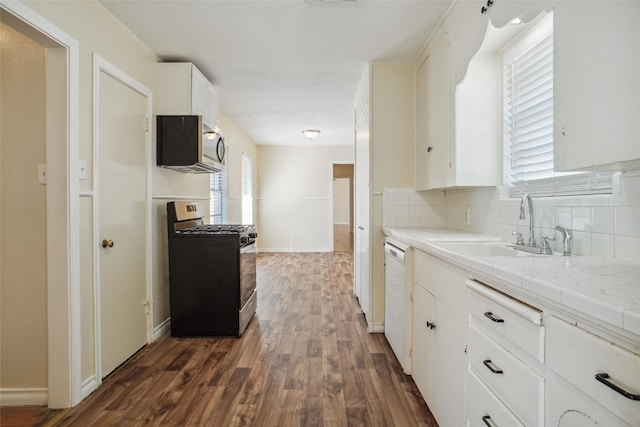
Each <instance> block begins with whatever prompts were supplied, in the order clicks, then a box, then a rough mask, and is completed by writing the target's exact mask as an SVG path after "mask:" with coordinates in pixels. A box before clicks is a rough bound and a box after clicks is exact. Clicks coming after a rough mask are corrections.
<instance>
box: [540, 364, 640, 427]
mask: <svg viewBox="0 0 640 427" xmlns="http://www.w3.org/2000/svg"><path fill="white" fill-rule="evenodd" d="M546 383H547V393H546V397H547V400H546V405H545V406H546V407H545V420H546V423H545V425H546V426H548V427H552V426H553V427H596V426H598V427H629V426H630V424H628V423H625V422H624V421H622V420H621V419H620V418H618V417H617V416H616V415H615V414H613V413H612V412H611V411H609V410H607V409H606V408H605V407H603V406H602V405H601V404H600V403H599V402H597V401H596V400H594V399H592V398H591V397H589V396H587V395H586V394H584V392H583V391H582V390H578V389H577V388H575V387H574V386H572V385H571V384H569V383H567V382H566V381H564V380H563V379H562V378H559V377H558V376H556V375H554V374H553V373H549V374H548V375H547V378H546ZM636 403H638V402H636ZM631 425H634V426H637V425H638V424H631Z"/></svg>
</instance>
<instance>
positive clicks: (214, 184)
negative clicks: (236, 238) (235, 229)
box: [209, 172, 224, 224]
mask: <svg viewBox="0 0 640 427" xmlns="http://www.w3.org/2000/svg"><path fill="white" fill-rule="evenodd" d="M209 182H210V191H209V194H210V199H209V223H210V224H222V223H223V222H224V215H223V212H224V209H223V208H224V206H223V204H224V202H223V201H224V172H214V173H212V174H210V181H209Z"/></svg>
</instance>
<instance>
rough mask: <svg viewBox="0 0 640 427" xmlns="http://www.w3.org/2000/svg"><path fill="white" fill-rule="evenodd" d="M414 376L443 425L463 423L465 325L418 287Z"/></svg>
mask: <svg viewBox="0 0 640 427" xmlns="http://www.w3.org/2000/svg"><path fill="white" fill-rule="evenodd" d="M413 303H414V310H413V319H414V322H413V351H412V360H413V363H412V369H411V375H412V376H413V379H414V381H415V383H416V385H417V386H418V389H419V390H420V392H421V393H422V397H424V399H425V401H426V402H427V404H428V405H429V409H430V410H431V412H432V413H433V416H434V417H435V418H436V420H437V421H438V424H440V425H441V426H460V425H462V424H463V422H464V411H462V410H461V408H463V407H464V369H465V364H466V357H465V352H464V347H465V329H466V327H465V323H464V322H463V321H462V319H460V317H458V316H457V315H456V313H454V312H453V311H451V310H450V309H448V308H447V307H446V306H445V305H444V304H442V303H441V302H440V301H439V300H438V299H437V298H435V297H434V296H433V295H431V293H429V292H428V291H427V290H426V289H424V288H423V287H422V286H420V285H418V284H414V291H413Z"/></svg>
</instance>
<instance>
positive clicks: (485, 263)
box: [383, 228, 640, 337]
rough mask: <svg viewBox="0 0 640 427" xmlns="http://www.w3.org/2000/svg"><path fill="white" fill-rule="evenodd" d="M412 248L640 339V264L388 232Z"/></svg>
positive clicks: (429, 232) (476, 238) (452, 234)
mask: <svg viewBox="0 0 640 427" xmlns="http://www.w3.org/2000/svg"><path fill="white" fill-rule="evenodd" d="M383 233H384V235H385V236H387V237H388V238H391V239H397V240H399V241H400V242H403V243H405V244H407V245H409V246H412V247H414V248H417V249H420V250H423V251H425V252H428V253H430V254H433V255H436V256H439V257H441V258H446V259H447V260H449V261H452V262H454V263H456V264H458V265H460V266H462V267H464V268H466V269H467V270H470V271H471V273H473V272H476V273H478V274H482V275H484V276H489V277H495V278H497V279H500V281H501V282H502V283H506V284H508V285H509V286H514V287H518V288H522V289H524V290H526V291H528V293H534V294H536V295H539V296H541V297H544V298H546V299H547V300H552V301H554V302H556V303H558V304H560V305H563V306H566V307H570V308H571V309H573V310H577V311H579V312H581V313H583V314H585V315H587V316H589V317H591V318H593V319H594V320H596V321H598V323H602V322H604V323H605V324H609V325H611V326H615V327H617V328H621V329H623V330H625V331H627V332H631V333H633V334H635V335H637V336H638V337H640V262H638V261H636V260H633V259H628V258H611V257H595V256H574V257H563V256H540V255H534V256H476V255H468V254H466V253H462V252H454V251H451V250H447V249H445V248H443V247H439V246H438V243H439V242H480V241H497V242H499V241H501V240H500V239H499V238H497V237H493V236H486V235H481V234H474V233H468V232H462V231H456V230H448V229H441V228H435V229H428V228H423V229H412V228H384V229H383Z"/></svg>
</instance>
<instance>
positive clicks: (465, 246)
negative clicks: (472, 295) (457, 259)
mask: <svg viewBox="0 0 640 427" xmlns="http://www.w3.org/2000/svg"><path fill="white" fill-rule="evenodd" d="M436 246H437V247H439V248H442V249H446V250H449V251H452V252H463V253H465V254H469V255H474V256H527V255H534V254H532V253H528V252H523V251H517V250H515V249H513V245H507V244H506V243H503V242H455V243H454V242H445V243H438V244H437V245H436Z"/></svg>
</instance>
